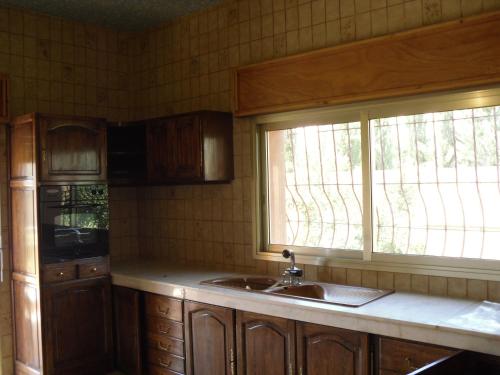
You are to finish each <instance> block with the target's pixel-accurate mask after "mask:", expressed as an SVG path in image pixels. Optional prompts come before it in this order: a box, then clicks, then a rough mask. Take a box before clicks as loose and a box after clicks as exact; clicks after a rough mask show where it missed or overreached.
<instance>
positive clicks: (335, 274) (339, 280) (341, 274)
mask: <svg viewBox="0 0 500 375" xmlns="http://www.w3.org/2000/svg"><path fill="white" fill-rule="evenodd" d="M331 273H332V275H331V277H332V282H333V283H335V284H346V283H347V270H346V269H345V268H339V267H333V268H332V270H331Z"/></svg>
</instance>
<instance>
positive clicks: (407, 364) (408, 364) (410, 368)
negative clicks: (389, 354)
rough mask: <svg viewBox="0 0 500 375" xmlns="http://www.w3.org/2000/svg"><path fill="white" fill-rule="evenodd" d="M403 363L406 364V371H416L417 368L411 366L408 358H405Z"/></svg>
mask: <svg viewBox="0 0 500 375" xmlns="http://www.w3.org/2000/svg"><path fill="white" fill-rule="evenodd" d="M405 362H406V366H407V367H408V370H410V371H415V370H418V367H416V366H414V365H413V361H412V360H411V358H410V357H406V358H405Z"/></svg>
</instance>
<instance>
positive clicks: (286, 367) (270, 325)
mask: <svg viewBox="0 0 500 375" xmlns="http://www.w3.org/2000/svg"><path fill="white" fill-rule="evenodd" d="M236 339H237V348H238V349H237V351H238V356H237V362H238V374H239V375H285V374H287V375H293V374H295V321H293V320H289V319H284V318H276V317H272V316H266V315H261V314H254V313H250V312H244V311H237V312H236Z"/></svg>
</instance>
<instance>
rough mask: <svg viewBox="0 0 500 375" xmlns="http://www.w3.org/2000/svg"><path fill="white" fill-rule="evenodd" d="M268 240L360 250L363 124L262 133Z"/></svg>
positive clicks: (285, 243) (318, 126)
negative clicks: (265, 175) (265, 147)
mask: <svg viewBox="0 0 500 375" xmlns="http://www.w3.org/2000/svg"><path fill="white" fill-rule="evenodd" d="M266 144H267V181H268V186H267V189H268V191H267V196H268V207H269V212H268V214H269V221H268V222H269V228H268V230H269V242H270V243H271V244H283V245H293V246H306V247H320V248H330V249H349V250H362V249H363V227H362V218H363V204H362V202H363V201H362V194H363V191H362V189H363V186H362V171H361V127H360V123H359V122H350V123H344V124H321V125H314V126H305V127H295V128H292V129H283V130H272V131H268V132H266Z"/></svg>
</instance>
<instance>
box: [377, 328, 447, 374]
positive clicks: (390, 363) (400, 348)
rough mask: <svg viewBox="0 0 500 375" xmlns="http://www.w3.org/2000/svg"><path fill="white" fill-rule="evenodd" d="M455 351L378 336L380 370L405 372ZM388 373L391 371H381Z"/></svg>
mask: <svg viewBox="0 0 500 375" xmlns="http://www.w3.org/2000/svg"><path fill="white" fill-rule="evenodd" d="M454 353H456V351H455V350H451V349H447V348H442V347H438V346H433V345H427V344H420V343H415V342H410V341H403V340H396V339H390V338H386V337H380V338H379V363H380V369H381V370H390V371H394V372H396V373H400V374H407V373H409V372H412V371H415V370H416V369H418V368H420V367H423V366H424V365H426V364H428V363H431V362H434V361H436V360H438V359H441V358H444V357H447V356H450V355H452V354H454ZM381 373H382V374H390V373H391V372H383V371H381Z"/></svg>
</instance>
